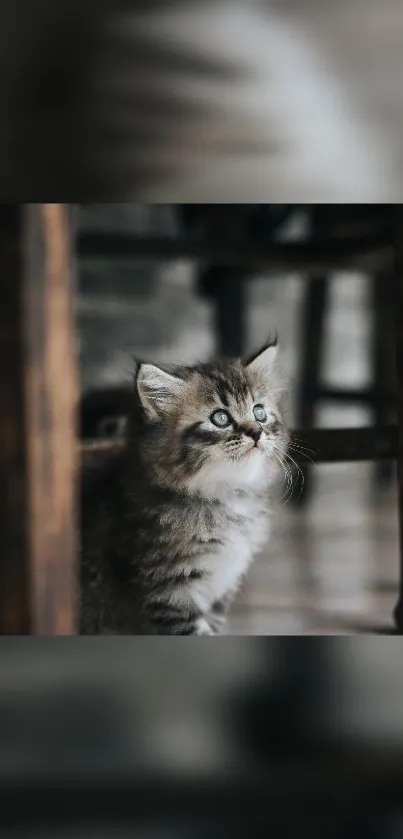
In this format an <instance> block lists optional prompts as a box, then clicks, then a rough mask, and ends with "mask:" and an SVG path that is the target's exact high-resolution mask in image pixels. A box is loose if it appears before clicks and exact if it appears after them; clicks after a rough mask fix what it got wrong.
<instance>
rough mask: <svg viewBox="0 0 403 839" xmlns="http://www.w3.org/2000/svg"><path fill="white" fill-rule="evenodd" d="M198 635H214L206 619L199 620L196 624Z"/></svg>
mask: <svg viewBox="0 0 403 839" xmlns="http://www.w3.org/2000/svg"><path fill="white" fill-rule="evenodd" d="M195 634H196V635H214V632H213V630H212V628H211V626H210V624H209V623H208V621H206V619H205V618H199V619H198V621H197V624H196V632H195Z"/></svg>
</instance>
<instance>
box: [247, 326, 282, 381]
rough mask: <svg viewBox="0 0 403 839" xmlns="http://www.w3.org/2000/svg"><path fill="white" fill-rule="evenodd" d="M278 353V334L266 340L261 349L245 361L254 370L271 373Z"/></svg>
mask: <svg viewBox="0 0 403 839" xmlns="http://www.w3.org/2000/svg"><path fill="white" fill-rule="evenodd" d="M277 355H278V338H277V335H275V336H274V338H271V339H270V340H269V341H266V343H265V345H264V346H263V347H261V349H260V350H259V351H258V352H256V353H254V354H253V355H252V356H250V358H248V359H247V360H246V362H245V367H247V369H248V370H251V371H252V372H255V371H258V372H260V373H263V374H268V373H271V371H272V369H273V367H274V364H275V362H276V359H277Z"/></svg>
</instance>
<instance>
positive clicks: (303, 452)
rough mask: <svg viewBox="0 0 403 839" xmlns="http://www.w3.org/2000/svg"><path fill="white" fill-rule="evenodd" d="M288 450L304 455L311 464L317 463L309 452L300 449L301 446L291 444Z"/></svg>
mask: <svg viewBox="0 0 403 839" xmlns="http://www.w3.org/2000/svg"><path fill="white" fill-rule="evenodd" d="M288 449H291V451H294V452H298V453H299V454H302V455H303V456H304V458H305V459H306V460H308V461H309V462H310V463H315V461H314V459H313V458H312V457H311V456H310V455H309V454H308V453H307V451H306V450H305V449H302V448H300V447H299V446H297V445H295V444H294V443H289V444H288Z"/></svg>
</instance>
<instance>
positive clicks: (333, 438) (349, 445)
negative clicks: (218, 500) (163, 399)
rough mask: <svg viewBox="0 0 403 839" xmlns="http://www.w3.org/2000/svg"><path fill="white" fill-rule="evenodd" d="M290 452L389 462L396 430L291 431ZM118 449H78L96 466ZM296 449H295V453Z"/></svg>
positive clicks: (311, 457)
mask: <svg viewBox="0 0 403 839" xmlns="http://www.w3.org/2000/svg"><path fill="white" fill-rule="evenodd" d="M291 440H292V443H293V444H294V445H295V446H297V447H298V448H297V449H295V448H294V447H292V448H291V449H290V453H291V454H292V457H293V458H294V460H295V461H296V462H297V463H307V462H311V461H313V462H314V463H341V462H348V461H365V460H383V459H386V460H389V459H391V460H392V459H394V458H396V456H397V428H396V426H386V427H384V428H373V427H368V428H341V429H333V428H314V429H311V430H298V429H295V430H293V431H292V435H291ZM121 446H122V443H120V442H113V441H111V442H109V441H105V442H94V443H87V444H85V445H84V446H82V451H83V453H84V455H85V460H86V462H87V463H90V462H93V463H96V461H97V460H98V458H101V457H102V455H103V454H104V453H108V452H110V451H111V450H113V449H117V448H119V447H121ZM298 449H299V450H298Z"/></svg>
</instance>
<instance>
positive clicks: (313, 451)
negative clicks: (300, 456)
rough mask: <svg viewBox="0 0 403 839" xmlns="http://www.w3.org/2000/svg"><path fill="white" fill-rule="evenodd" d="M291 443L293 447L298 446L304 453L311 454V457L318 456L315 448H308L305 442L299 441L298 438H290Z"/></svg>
mask: <svg viewBox="0 0 403 839" xmlns="http://www.w3.org/2000/svg"><path fill="white" fill-rule="evenodd" d="M291 443H292V444H293V445H294V444H296V445H298V446H300V447H301V449H304V450H305V451H307V452H309V453H310V454H312V455H315V454H318V449H317V448H315V449H311V448H309V446H307V444H306V443H305V441H304V440H301V439H300V438H298V437H292V439H291Z"/></svg>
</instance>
